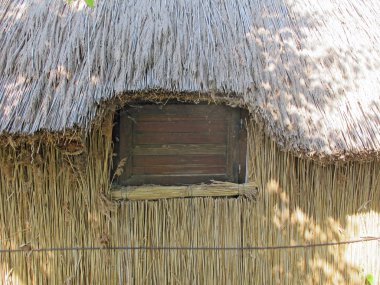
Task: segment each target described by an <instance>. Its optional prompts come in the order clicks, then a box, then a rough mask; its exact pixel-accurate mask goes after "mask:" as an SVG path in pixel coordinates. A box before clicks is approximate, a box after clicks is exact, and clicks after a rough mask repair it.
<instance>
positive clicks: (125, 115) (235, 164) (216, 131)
mask: <svg viewBox="0 0 380 285" xmlns="http://www.w3.org/2000/svg"><path fill="white" fill-rule="evenodd" d="M119 122H120V123H119V128H118V136H119V137H120V138H119V143H118V146H119V150H118V160H119V161H120V160H121V159H123V158H124V157H126V158H127V164H126V165H125V167H124V172H123V174H122V175H121V176H120V177H119V179H118V181H117V182H118V183H119V184H121V185H142V184H159V185H188V184H195V183H201V182H210V181H211V180H218V181H230V182H244V181H245V155H246V138H245V137H244V135H246V133H245V129H244V130H243V129H242V128H241V125H242V124H241V112H240V110H239V109H233V108H230V107H226V106H216V105H180V104H173V105H165V106H157V105H141V106H138V107H137V108H133V107H132V108H127V109H125V110H124V111H123V112H121V113H120V119H119ZM114 167H115V165H114ZM243 172H244V174H243Z"/></svg>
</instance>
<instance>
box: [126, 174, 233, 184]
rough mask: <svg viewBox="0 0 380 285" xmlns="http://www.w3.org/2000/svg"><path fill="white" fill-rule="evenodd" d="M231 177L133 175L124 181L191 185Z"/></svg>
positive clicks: (127, 182) (130, 182)
mask: <svg viewBox="0 0 380 285" xmlns="http://www.w3.org/2000/svg"><path fill="white" fill-rule="evenodd" d="M228 179H229V178H228V177H227V176H226V175H224V174H222V175H207V174H206V175H201V174H199V175H183V174H180V175H173V174H172V175H133V176H132V177H130V178H129V179H127V180H125V181H123V182H122V183H123V184H124V185H132V186H133V185H143V184H156V185H190V184H197V183H207V182H211V181H212V180H217V181H229V180H228Z"/></svg>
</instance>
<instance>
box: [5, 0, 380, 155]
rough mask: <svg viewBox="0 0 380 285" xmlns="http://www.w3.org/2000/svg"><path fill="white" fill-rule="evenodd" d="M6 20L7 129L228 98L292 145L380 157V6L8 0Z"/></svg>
mask: <svg viewBox="0 0 380 285" xmlns="http://www.w3.org/2000/svg"><path fill="white" fill-rule="evenodd" d="M152 11H154V13H152ZM0 15H2V16H1V22H0V30H1V31H2V33H1V34H0V50H1V54H0V133H3V132H9V133H13V134H14V133H23V134H31V133H34V132H36V131H38V130H42V129H46V130H50V131H64V130H66V129H69V128H73V127H74V126H80V127H83V128H84V129H86V130H88V128H89V127H90V125H91V122H92V120H93V119H94V117H95V115H96V111H97V107H98V104H99V102H101V101H107V100H110V99H111V98H115V97H118V96H121V94H124V93H125V92H133V91H135V92H146V91H148V90H156V89H161V90H166V91H172V92H194V93H203V95H202V96H207V97H208V98H211V99H212V96H213V95H212V94H215V93H218V92H219V93H222V94H223V97H224V98H225V100H227V101H229V100H232V99H231V98H233V100H236V98H238V99H239V100H240V102H242V104H245V105H247V106H249V108H250V110H251V111H252V112H254V113H255V114H256V116H257V118H258V120H259V121H262V122H264V123H265V129H266V132H267V133H268V134H270V135H271V136H272V137H273V138H276V140H277V141H278V142H279V144H280V145H282V146H284V148H285V149H292V150H294V151H295V152H299V153H303V154H304V155H306V156H310V157H322V158H323V157H324V158H325V159H326V160H327V159H330V160H331V159H333V160H338V159H363V158H365V159H373V156H377V157H379V156H380V154H379V150H380V132H379V131H378V130H379V126H380V117H379V114H380V111H379V110H380V105H379V102H380V95H379V94H380V80H379V77H380V50H379V49H378V39H379V38H380V29H378V27H379V26H380V20H379V19H380V4H379V1H378V0H366V1H365V5H364V4H363V3H362V1H355V0H342V1H332V0H320V1H315V0H294V1H283V0H240V1H235V0H223V1H204V0H193V1H168V0H157V1H149V0H141V1H138V2H136V1H119V0H99V1H96V7H95V8H93V9H90V8H86V7H85V6H84V4H83V1H72V4H70V5H69V4H68V1H62V0H41V1H35V2H33V5H31V4H30V2H29V1H27V0H18V1H15V0H1V1H0ZM368 31H370V32H368ZM210 94H211V95H210Z"/></svg>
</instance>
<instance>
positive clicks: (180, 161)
mask: <svg viewBox="0 0 380 285" xmlns="http://www.w3.org/2000/svg"><path fill="white" fill-rule="evenodd" d="M225 162H226V158H225V156H224V155H218V154H216V155H136V156H134V158H133V166H135V167H136V166H139V167H142V166H151V165H154V166H157V165H184V164H198V165H225Z"/></svg>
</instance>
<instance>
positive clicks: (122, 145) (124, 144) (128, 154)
mask: <svg viewBox="0 0 380 285" xmlns="http://www.w3.org/2000/svg"><path fill="white" fill-rule="evenodd" d="M133 128H134V121H133V120H131V119H130V118H129V117H128V116H127V114H126V112H123V113H121V114H120V130H119V134H120V141H119V149H120V150H119V161H121V160H123V159H126V163H125V166H124V170H123V172H122V174H121V175H120V177H118V181H120V182H121V183H122V184H124V183H125V181H126V180H127V179H128V178H129V177H131V176H132V174H133V172H132V165H133Z"/></svg>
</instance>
